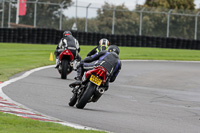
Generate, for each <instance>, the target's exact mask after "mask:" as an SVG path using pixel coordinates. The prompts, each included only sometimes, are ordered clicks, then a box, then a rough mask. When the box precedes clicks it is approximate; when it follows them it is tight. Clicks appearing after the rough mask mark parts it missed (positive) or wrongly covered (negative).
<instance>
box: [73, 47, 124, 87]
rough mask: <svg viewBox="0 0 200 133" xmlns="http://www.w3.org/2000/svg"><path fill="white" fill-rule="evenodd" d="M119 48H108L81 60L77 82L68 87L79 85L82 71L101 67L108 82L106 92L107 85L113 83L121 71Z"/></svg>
mask: <svg viewBox="0 0 200 133" xmlns="http://www.w3.org/2000/svg"><path fill="white" fill-rule="evenodd" d="M118 55H119V48H118V47H117V46H116V45H111V46H109V47H108V50H107V51H101V52H99V53H96V54H94V55H92V56H89V57H86V58H85V59H83V60H82V61H81V62H80V64H79V66H78V67H77V80H76V81H75V82H73V83H71V84H70V85H69V86H70V87H74V86H77V85H80V84H81V82H82V76H83V74H84V71H86V70H91V69H93V68H94V67H96V66H102V67H104V68H105V69H106V70H107V73H108V80H107V81H108V82H106V85H105V86H106V90H107V89H108V85H109V84H108V83H109V82H114V81H115V79H116V77H117V75H118V73H119V72H120V70H121V61H120V60H119V57H118Z"/></svg>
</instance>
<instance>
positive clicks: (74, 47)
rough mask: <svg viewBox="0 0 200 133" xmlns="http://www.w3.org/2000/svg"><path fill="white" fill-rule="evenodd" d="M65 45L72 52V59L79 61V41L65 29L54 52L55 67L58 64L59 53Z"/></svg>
mask: <svg viewBox="0 0 200 133" xmlns="http://www.w3.org/2000/svg"><path fill="white" fill-rule="evenodd" d="M66 45H67V49H69V50H70V51H71V52H72V54H73V55H74V59H75V60H76V61H77V62H79V61H81V56H80V55H79V52H80V47H79V42H78V40H76V39H75V38H74V37H73V36H72V33H71V32H70V31H65V32H64V33H63V38H62V39H61V40H60V42H59V44H58V46H57V48H56V50H55V52H54V54H55V56H56V67H55V68H58V66H59V62H60V60H59V55H60V53H61V52H62V51H63V50H64V47H66Z"/></svg>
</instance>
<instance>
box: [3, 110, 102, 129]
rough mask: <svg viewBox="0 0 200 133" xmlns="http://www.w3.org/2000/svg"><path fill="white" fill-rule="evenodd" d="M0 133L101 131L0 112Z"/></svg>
mask: <svg viewBox="0 0 200 133" xmlns="http://www.w3.org/2000/svg"><path fill="white" fill-rule="evenodd" d="M0 133H103V132H100V131H94V130H78V129H77V130H75V129H74V128H71V127H68V126H63V125H61V124H56V123H52V122H42V121H37V120H31V119H24V118H21V117H18V116H15V115H11V114H5V113H2V112H0Z"/></svg>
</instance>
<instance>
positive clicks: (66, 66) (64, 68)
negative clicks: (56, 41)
mask: <svg viewBox="0 0 200 133" xmlns="http://www.w3.org/2000/svg"><path fill="white" fill-rule="evenodd" d="M59 59H60V63H59V67H58V68H57V69H58V72H59V73H60V74H61V78H62V79H66V78H67V75H68V74H70V73H71V72H72V70H73V61H74V56H73V54H72V52H71V51H70V50H69V49H67V48H65V49H64V50H62V52H61V54H60V55H59Z"/></svg>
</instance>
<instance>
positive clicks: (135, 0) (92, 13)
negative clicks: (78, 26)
mask: <svg viewBox="0 0 200 133" xmlns="http://www.w3.org/2000/svg"><path fill="white" fill-rule="evenodd" d="M72 1H73V2H74V6H73V7H71V8H69V9H68V10H66V11H65V14H66V15H67V16H68V17H75V16H76V8H75V5H76V2H77V4H78V6H83V7H87V6H88V5H89V3H91V6H90V7H97V8H100V7H101V6H102V5H103V4H104V3H105V2H108V3H110V4H114V5H121V4H123V3H124V4H125V6H126V7H128V8H129V9H130V10H133V9H134V8H135V5H136V4H141V5H142V4H144V2H145V0H72ZM194 2H195V5H196V7H197V8H200V0H194ZM96 15H97V14H96V9H92V8H89V10H88V17H89V18H91V17H96ZM85 16H86V8H78V10H77V17H85Z"/></svg>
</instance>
